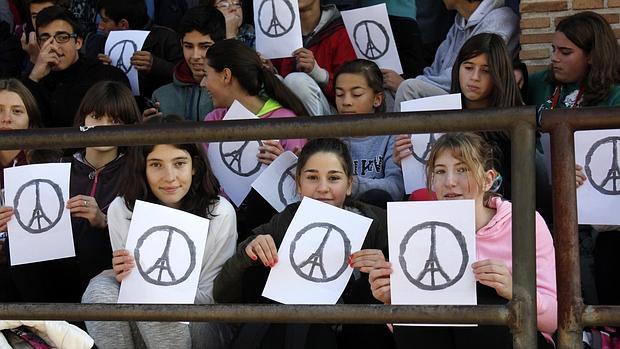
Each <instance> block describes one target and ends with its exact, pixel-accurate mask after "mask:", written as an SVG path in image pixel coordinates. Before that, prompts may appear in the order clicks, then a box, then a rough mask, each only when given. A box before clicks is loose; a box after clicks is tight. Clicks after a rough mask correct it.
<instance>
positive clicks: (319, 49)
mask: <svg viewBox="0 0 620 349" xmlns="http://www.w3.org/2000/svg"><path fill="white" fill-rule="evenodd" d="M329 10H330V8H329V7H328V8H327V10H326V9H325V8H324V9H323V14H322V15H324V14H325V12H326V11H329ZM334 10H335V9H334ZM334 10H332V11H334ZM304 47H305V48H307V49H308V50H310V51H312V53H313V54H314V59H315V60H316V63H317V64H318V65H319V66H320V67H321V68H323V69H325V70H327V71H328V72H329V81H328V83H327V85H326V86H322V87H321V89H322V90H323V93H324V94H325V97H327V100H328V101H329V102H330V103H332V104H333V103H334V99H335V94H334V73H335V72H336V70H338V68H339V67H340V66H341V65H342V64H343V63H345V62H348V61H351V60H354V59H355V58H357V57H356V56H355V51H354V50H353V46H352V45H351V41H350V40H349V35H348V34H347V30H346V29H345V27H344V23H343V22H342V18H341V17H340V14H339V13H337V12H336V15H335V16H334V17H333V19H332V20H331V21H330V22H328V23H327V24H325V25H324V26H323V27H322V28H319V29H318V30H317V32H316V33H315V34H311V36H310V37H308V38H304ZM272 62H273V65H274V66H275V67H276V68H277V69H278V72H279V73H280V75H282V76H283V77H286V76H287V75H288V74H289V73H292V72H295V71H297V68H296V62H295V58H294V57H288V58H279V59H274V60H272Z"/></svg>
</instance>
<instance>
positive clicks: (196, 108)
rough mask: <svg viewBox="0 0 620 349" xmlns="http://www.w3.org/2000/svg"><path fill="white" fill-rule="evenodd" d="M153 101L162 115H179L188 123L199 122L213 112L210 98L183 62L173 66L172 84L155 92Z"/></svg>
mask: <svg viewBox="0 0 620 349" xmlns="http://www.w3.org/2000/svg"><path fill="white" fill-rule="evenodd" d="M153 99H154V100H156V101H159V103H160V111H161V112H162V113H163V114H164V115H167V114H176V115H181V116H183V117H184V118H185V120H188V121H201V120H203V119H204V117H205V115H207V114H208V113H209V112H210V111H211V110H213V101H212V100H211V96H209V94H208V93H207V91H205V90H203V89H202V88H201V87H200V84H199V83H197V82H196V81H195V80H194V76H193V75H192V71H191V70H190V69H189V66H188V65H187V63H186V62H185V60H182V61H180V62H179V63H177V64H176V65H175V66H174V75H173V80H172V83H170V84H167V85H164V86H162V87H160V88H158V89H157V90H155V92H153Z"/></svg>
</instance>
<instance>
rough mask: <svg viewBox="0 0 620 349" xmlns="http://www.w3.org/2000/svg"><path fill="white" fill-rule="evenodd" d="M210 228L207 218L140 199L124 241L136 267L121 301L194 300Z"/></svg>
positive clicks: (163, 302) (167, 301)
mask: <svg viewBox="0 0 620 349" xmlns="http://www.w3.org/2000/svg"><path fill="white" fill-rule="evenodd" d="M208 232H209V220H208V219H206V218H203V217H199V216H195V215H193V214H191V213H187V212H185V211H180V210H176V209H173V208H169V207H166V206H162V205H156V204H152V203H148V202H144V201H139V200H137V201H136V205H135V207H134V210H133V215H132V218H131V224H130V226H129V233H128V235H127V243H126V245H125V248H126V249H127V250H129V251H130V253H132V254H133V256H134V258H135V261H136V262H135V263H136V266H135V267H134V269H133V270H132V271H131V273H129V275H128V276H127V277H126V278H125V279H124V280H123V282H122V283H121V289H120V293H119V295H118V303H159V304H193V303H194V298H195V297H196V291H197V290H198V281H199V277H200V270H201V266H202V257H203V255H204V249H205V244H206V241H207V234H208Z"/></svg>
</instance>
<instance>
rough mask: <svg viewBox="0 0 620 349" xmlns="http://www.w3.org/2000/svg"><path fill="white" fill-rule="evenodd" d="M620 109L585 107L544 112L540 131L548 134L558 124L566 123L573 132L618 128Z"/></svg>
mask: <svg viewBox="0 0 620 349" xmlns="http://www.w3.org/2000/svg"><path fill="white" fill-rule="evenodd" d="M619 109H620V108H618V107H615V108H614V107H612V108H600V107H587V108H575V109H555V110H546V111H544V112H543V116H542V129H543V130H544V131H545V132H550V131H551V130H552V129H554V128H555V127H556V126H557V125H558V124H564V123H567V124H569V125H570V127H571V128H572V129H573V130H600V129H605V128H620V111H619Z"/></svg>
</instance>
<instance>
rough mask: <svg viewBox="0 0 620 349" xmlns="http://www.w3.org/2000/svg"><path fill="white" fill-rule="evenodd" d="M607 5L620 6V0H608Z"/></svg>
mask: <svg viewBox="0 0 620 349" xmlns="http://www.w3.org/2000/svg"><path fill="white" fill-rule="evenodd" d="M607 7H620V0H607Z"/></svg>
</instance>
